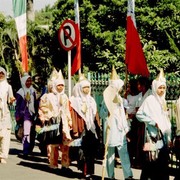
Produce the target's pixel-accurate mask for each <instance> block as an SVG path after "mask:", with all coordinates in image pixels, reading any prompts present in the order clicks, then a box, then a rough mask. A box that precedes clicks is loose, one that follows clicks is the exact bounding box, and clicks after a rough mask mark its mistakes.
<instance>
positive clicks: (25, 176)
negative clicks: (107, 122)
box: [0, 134, 173, 180]
mask: <svg viewBox="0 0 180 180" xmlns="http://www.w3.org/2000/svg"><path fill="white" fill-rule="evenodd" d="M21 149H22V144H21V143H19V142H18V141H17V140H16V138H15V136H14V135H13V134H12V136H11V148H10V155H9V159H8V160H7V164H0V180H39V179H43V180H67V179H80V175H81V172H80V171H79V170H77V167H76V162H75V161H73V162H72V164H71V166H70V168H71V169H72V170H73V173H72V174H69V177H67V176H65V175H63V174H62V172H61V170H60V168H61V165H60V164H59V168H58V169H57V170H52V169H50V168H49V167H48V163H47V158H46V157H43V156H41V155H40V151H39V148H38V147H37V146H36V147H35V148H34V153H33V155H32V156H30V157H29V158H28V159H26V160H24V159H22V158H20V157H19V156H18V154H19V153H21ZM95 169H96V170H95V179H97V180H100V179H101V176H102V175H101V174H102V165H101V161H100V162H99V163H98V162H97V163H96V167H95ZM133 174H134V178H135V179H139V177H140V170H136V169H133ZM105 177H107V175H106V176H105ZM115 178H116V179H118V180H123V179H124V178H123V174H122V169H121V168H116V169H115ZM105 179H107V178H105ZM170 179H171V180H173V177H171V178H170Z"/></svg>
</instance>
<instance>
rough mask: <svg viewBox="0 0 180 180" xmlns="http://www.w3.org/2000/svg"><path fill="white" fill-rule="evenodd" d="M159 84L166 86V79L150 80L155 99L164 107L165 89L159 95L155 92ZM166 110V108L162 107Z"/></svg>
mask: <svg viewBox="0 0 180 180" xmlns="http://www.w3.org/2000/svg"><path fill="white" fill-rule="evenodd" d="M160 86H165V87H166V79H165V78H163V79H160V80H157V79H154V80H153V82H152V94H153V95H154V96H155V97H156V99H157V100H158V102H159V103H160V104H161V106H162V108H163V109H164V108H166V100H165V96H166V91H165V92H164V94H163V95H162V96H161V97H160V96H159V95H158V94H157V90H158V88H159V87H160ZM164 110H166V109H164Z"/></svg>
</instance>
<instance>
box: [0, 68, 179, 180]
mask: <svg viewBox="0 0 180 180" xmlns="http://www.w3.org/2000/svg"><path fill="white" fill-rule="evenodd" d="M21 85H22V87H21V88H20V89H19V90H18V91H17V93H16V99H15V98H14V96H13V93H12V88H11V86H10V85H9V84H8V83H7V80H6V71H5V69H4V68H2V67H0V115H1V116H0V120H1V121H0V160H1V163H6V158H7V157H8V152H9V145H10V132H11V126H10V124H11V123H10V122H11V118H10V113H9V110H8V103H12V102H13V101H15V100H16V112H15V118H16V121H17V123H23V129H24V136H23V140H22V144H23V156H24V157H26V156H28V155H29V154H30V153H31V152H32V151H33V147H34V140H35V137H34V136H33V135H32V131H33V128H32V127H33V126H34V118H35V116H36V115H38V120H39V121H40V124H38V125H37V124H36V133H37V134H41V135H42V134H43V135H44V139H45V145H46V150H47V157H48V160H49V166H50V167H51V168H58V159H59V150H60V151H61V154H62V156H61V168H62V170H63V171H65V172H69V170H70V169H69V166H70V163H71V159H70V156H69V149H70V147H71V146H78V148H79V159H78V168H79V169H80V170H81V171H82V175H83V178H84V179H93V174H94V171H95V169H94V168H95V166H94V165H95V157H96V154H97V150H98V148H97V147H98V143H99V140H100V139H99V138H100V137H99V129H101V123H102V125H103V126H102V127H103V130H104V133H103V140H104V144H105V152H104V161H103V167H104V169H106V171H107V175H108V177H109V178H110V179H114V178H115V173H114V167H115V156H116V155H115V152H117V154H118V156H119V157H120V160H121V165H122V169H123V175H124V178H125V179H126V180H128V179H133V173H132V170H131V167H132V163H133V164H134V163H139V162H140V164H138V165H140V166H141V168H142V173H141V179H142V180H145V179H148V178H150V179H152V180H153V179H157V177H158V179H160V180H161V179H162V180H165V179H169V175H168V170H167V168H168V154H167V152H168V151H164V149H165V148H163V147H167V149H168V148H169V147H170V146H172V141H171V124H170V121H169V119H168V112H167V107H166V101H165V93H166V88H167V86H166V79H165V77H164V75H163V72H162V71H161V72H160V74H159V76H158V77H157V78H156V79H154V80H153V82H152V85H151V86H150V84H148V83H147V81H144V80H143V78H142V79H141V78H140V79H139V80H138V83H137V88H138V90H139V91H140V92H141V93H140V94H139V93H137V92H139V91H135V89H134V88H135V87H133V84H131V83H129V85H130V87H129V88H130V91H129V92H128V94H127V95H126V96H125V97H123V98H122V97H121V95H120V94H121V93H122V89H123V86H124V82H123V81H122V80H121V79H120V78H119V76H118V75H117V72H116V70H115V69H114V67H113V69H112V73H111V77H110V80H109V85H108V87H107V88H106V89H105V90H104V92H103V98H104V106H101V112H100V114H98V111H97V105H96V102H95V100H94V98H93V97H92V96H91V84H90V82H89V81H88V80H87V79H86V78H85V76H84V75H83V74H80V76H79V81H78V82H77V83H76V84H75V86H74V88H73V94H72V96H71V97H69V98H68V97H67V95H66V94H65V81H64V78H63V75H62V72H61V70H60V71H59V72H58V71H56V70H55V69H54V70H53V71H52V73H51V76H50V77H49V79H48V82H47V87H48V88H47V89H48V91H47V92H46V93H44V94H43V95H42V96H40V99H39V101H37V97H36V92H35V89H34V88H33V86H32V78H31V76H29V75H28V74H25V75H24V76H22V78H21ZM124 99H126V100H127V102H128V103H127V105H125V101H124ZM7 102H8V103H7ZM177 112H179V110H177ZM99 116H100V118H99ZM100 119H101V120H102V122H101V123H100ZM5 129H6V130H5ZM157 129H160V131H161V132H162V134H163V139H164V145H163V147H161V149H162V150H161V153H162V155H161V156H160V157H159V159H158V161H157V162H146V161H145V158H142V159H141V157H143V155H142V156H141V153H143V145H144V143H145V139H146V133H145V132H146V131H148V132H149V133H150V134H151V136H153V137H156V135H157ZM77 142H78V143H77ZM77 144H78V145H77ZM162 157H167V158H162ZM136 165H137V164H136ZM152 168H153V173H151V172H152ZM154 171H155V172H156V173H154ZM166 172H167V173H166ZM154 174H155V177H154ZM103 177H104V172H103V174H102V178H103Z"/></svg>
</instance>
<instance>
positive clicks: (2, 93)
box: [0, 67, 15, 164]
mask: <svg viewBox="0 0 180 180" xmlns="http://www.w3.org/2000/svg"><path fill="white" fill-rule="evenodd" d="M14 101H15V98H14V96H13V91H12V87H11V85H10V84H9V83H8V82H7V78H6V70H5V69H4V68H2V67H0V163H2V164H6V163H7V162H6V159H7V158H8V153H9V147H10V137H11V126H12V125H11V116H10V111H9V108H8V104H7V103H10V104H11V103H13V102H14Z"/></svg>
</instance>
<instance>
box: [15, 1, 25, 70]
mask: <svg viewBox="0 0 180 180" xmlns="http://www.w3.org/2000/svg"><path fill="white" fill-rule="evenodd" d="M12 2H13V11H14V18H15V22H16V28H17V32H18V38H19V46H20V52H21V58H22V70H23V72H28V55H27V30H26V0H12Z"/></svg>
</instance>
